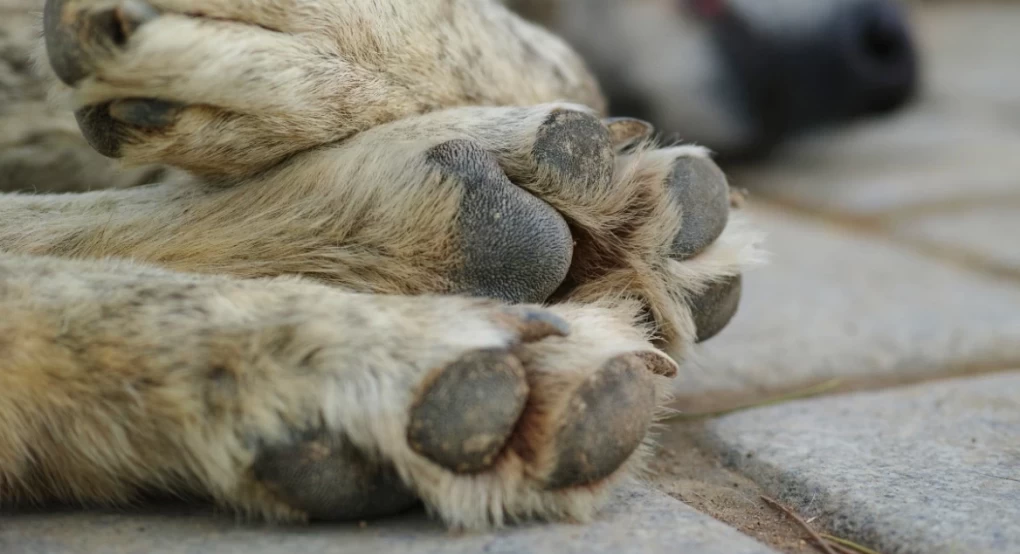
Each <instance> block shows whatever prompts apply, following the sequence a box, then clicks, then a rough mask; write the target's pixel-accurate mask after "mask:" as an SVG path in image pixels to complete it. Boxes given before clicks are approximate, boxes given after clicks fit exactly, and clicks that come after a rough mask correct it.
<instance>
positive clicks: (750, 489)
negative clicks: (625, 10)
mask: <svg viewBox="0 0 1020 554" xmlns="http://www.w3.org/2000/svg"><path fill="white" fill-rule="evenodd" d="M918 18H919V19H918V21H919V25H920V29H921V35H922V40H923V41H924V42H925V49H926V52H927V57H928V67H927V77H928V84H929V87H928V90H927V93H926V96H925V98H924V99H923V100H922V101H921V102H920V103H919V104H918V105H917V106H915V107H914V108H913V109H911V110H909V111H907V112H905V113H902V114H899V115H897V116H894V117H891V118H889V119H887V120H883V121H876V122H867V123H861V124H859V125H856V126H854V127H852V128H850V129H843V130H841V131H840V132H833V133H827V134H822V135H819V136H815V137H810V138H809V139H805V140H803V141H802V142H801V143H800V144H797V145H794V146H792V147H791V148H789V149H788V151H786V152H784V153H783V154H782V155H781V156H779V157H778V158H777V159H776V160H774V161H773V162H772V163H771V164H770V165H767V166H763V167H755V168H753V169H746V170H738V171H734V172H732V173H731V180H732V181H733V183H734V184H735V185H736V186H744V187H748V188H751V189H752V197H751V207H750V208H749V212H750V216H751V217H752V218H753V219H754V220H755V221H756V223H757V224H758V225H760V226H761V227H763V228H764V229H765V230H766V231H767V232H768V234H769V238H768V241H767V246H768V248H769V249H770V250H771V251H772V252H773V258H772V263H771V265H770V266H768V267H766V268H762V269H759V270H755V271H754V272H752V273H750V274H748V275H747V277H746V279H745V301H744V303H743V305H742V307H741V311H740V313H739V315H738V316H737V318H736V319H735V320H734V322H733V323H732V324H731V326H730V327H729V328H728V329H727V330H726V331H725V332H724V333H723V334H722V335H720V336H719V337H718V338H716V339H714V340H712V341H710V342H709V343H707V344H705V345H704V346H703V347H701V348H700V349H699V351H698V352H697V353H696V355H694V356H693V357H692V360H691V361H690V363H689V364H687V366H686V367H685V368H684V373H682V375H681V376H680V377H679V378H678V380H677V385H676V394H677V399H676V401H675V405H674V407H675V408H677V409H678V410H680V411H683V412H685V413H686V414H688V415H691V414H693V415H694V416H697V415H698V414H702V416H701V417H700V418H695V421H694V422H693V423H692V422H691V421H690V419H688V420H686V421H682V422H675V423H672V424H670V425H671V427H670V428H667V429H666V430H665V433H664V437H665V438H664V455H663V456H662V457H661V458H660V460H659V461H658V462H657V463H656V464H655V468H656V471H657V472H658V473H657V474H656V475H653V476H652V477H653V478H652V479H651V480H650V482H651V483H652V484H653V485H654V486H657V487H659V488H660V489H661V490H662V491H664V492H659V491H656V490H653V489H652V488H650V487H649V485H633V486H631V487H629V488H628V489H627V490H625V491H623V492H622V493H620V495H619V496H618V498H617V499H616V501H615V502H614V503H613V504H612V506H611V507H610V508H609V509H608V510H607V511H606V512H605V513H604V514H603V515H602V516H601V517H600V518H599V520H598V521H597V522H595V523H593V524H591V525H588V526H571V525H556V526H529V527H525V528H518V529H512V530H507V531H503V532H500V533H496V534H481V535H466V536H451V535H448V534H447V533H445V532H444V531H442V530H441V529H440V528H438V527H437V526H436V525H434V524H431V523H429V522H427V521H426V520H425V519H424V518H423V516H421V515H420V514H412V515H409V516H406V517H403V518H399V519H394V520H389V521H383V522H373V523H371V524H369V525H367V527H364V528H362V527H358V526H341V527H336V526H328V527H327V526H314V527H311V528H301V529H292V528H286V529H275V530H273V529H265V528H260V527H247V526H238V525H235V524H234V523H233V522H232V521H229V520H225V519H224V518H210V517H203V515H202V514H194V513H191V512H184V513H182V514H180V515H178V516H176V517H165V516H157V515H140V516H139V515H136V516H124V515H115V514H108V513H101V512H96V513H89V514H86V515H79V514H60V515H42V514H19V515H12V514H8V515H4V516H0V553H3V554H7V553H21V552H32V553H35V552H40V553H41V552H46V553H50V552H53V553H64V552H88V551H96V552H109V553H121V552H123V553H128V552H132V553H133V552H157V553H160V554H163V553H178V552H180V553H184V552H195V553H206V552H225V553H232V552H245V553H249V552H250V553H252V554H258V553H262V552H265V553H269V552H274V553H276V552H285V551H294V552H313V553H314V552H394V553H404V552H407V553H415V554H425V553H430V552H464V553H469V552H471V553H473V552H507V553H511V552H512V553H516V552H522V553H527V552H549V553H561V552H562V553H569V552H579V553H580V552H585V553H588V552H591V553H607V554H608V553H634V554H638V553H640V554H644V553H652V554H654V553H657V552H663V553H665V552H678V553H679V552H683V553H689V554H710V553H720V554H724V553H725V554H731V553H732V554H743V553H746V554H751V553H755V554H757V553H761V554H765V553H773V554H775V553H776V552H815V551H816V550H815V549H814V548H813V547H812V546H811V545H809V544H808V543H806V542H804V541H800V540H799V537H801V536H803V533H802V532H801V531H800V530H799V529H797V528H795V527H792V526H788V527H787V528H786V529H785V530H781V531H782V532H779V531H776V530H775V529H772V530H771V531H770V530H769V529H768V528H769V527H770V526H771V527H777V526H780V525H782V523H777V522H776V520H781V519H782V518H781V517H778V516H777V517H776V518H774V519H773V520H769V519H767V518H766V517H765V516H764V515H763V514H766V515H767V514H768V513H770V512H769V510H770V508H767V507H764V505H763V504H761V502H760V500H759V498H758V496H759V495H761V494H766V495H769V496H772V497H775V498H777V499H778V500H779V501H781V502H782V503H784V504H786V505H787V506H789V507H790V508H791V509H792V510H794V511H795V512H797V513H799V514H801V515H802V516H803V517H804V518H806V519H809V520H810V521H811V524H812V525H813V526H814V527H816V528H817V529H819V530H821V531H826V532H830V533H833V534H836V535H839V536H841V537H844V538H846V539H850V540H853V541H856V542H858V543H860V544H862V545H865V546H868V547H871V548H874V549H876V550H878V551H879V552H882V553H883V554H908V553H910V554H914V553H916V554H941V553H960V554H982V553H997V554H1020V244H1018V237H1020V63H1018V62H1017V60H1016V55H1017V52H1018V51H1020V36H1018V35H1017V34H1016V30H1017V29H1020V5H1014V4H1010V3H998V4H978V3H976V2H965V3H962V5H946V6H942V5H936V6H930V7H926V8H924V10H923V11H921V12H920V13H918ZM818 384H826V385H827V386H828V387H829V388H831V389H832V391H830V392H831V393H832V394H831V395H829V396H824V397H815V398H810V399H804V400H799V401H793V402H786V403H782V404H779V405H773V406H768V407H759V408H753V409H746V410H741V411H737V412H736V413H732V414H730V415H724V416H713V415H711V414H713V413H715V412H718V411H720V410H729V409H732V408H735V407H743V406H745V405H746V404H748V403H756V402H760V401H762V400H766V399H770V398H772V397H773V396H774V395H780V394H788V393H797V392H799V391H803V390H805V389H806V388H810V387H813V386H814V385H818ZM837 393H838V394H837ZM678 437H679V438H678ZM670 449H672V450H673V451H674V453H675V451H678V450H679V451H682V452H681V454H684V452H683V451H685V449H689V450H690V452H694V451H696V452H697V456H693V457H692V456H690V455H687V454H690V452H686V454H684V455H679V456H673V455H665V454H667V453H668V452H666V451H667V450H670ZM671 466H672V467H671ZM679 475H683V476H684V477H683V482H682V483H681V482H680V481H681V479H680V477H678V476H679ZM699 484H703V485H705V486H704V487H700V488H699ZM709 484H712V486H714V487H716V488H720V487H729V488H731V489H733V490H731V491H730V495H731V497H735V498H737V499H738V500H741V502H737V503H731V508H732V506H736V508H732V509H730V510H729V511H725V510H722V509H721V508H720V506H721V503H720V502H714V500H717V498H716V497H715V496H713V494H714V493H710V492H709V491H710V490H711V487H708V485H709ZM666 493H668V494H666ZM670 494H671V495H673V497H671V496H669V495H670ZM720 498H721V497H720ZM683 501H687V502H690V503H691V504H692V505H695V506H697V507H698V508H699V509H702V510H703V511H705V512H707V514H706V513H700V512H698V511H697V510H695V509H694V508H692V507H690V506H688V505H686V504H685V503H684V502H683ZM740 511H746V512H747V514H745V515H746V516H747V517H744V518H742V517H741V514H740V513H735V512H740ZM713 515H714V516H716V517H718V518H720V519H722V520H723V521H725V522H727V523H730V524H731V525H733V527H730V526H728V525H726V524H725V523H722V522H720V521H718V520H716V519H713V518H712V517H711V516H713ZM772 515H773V516H775V514H774V513H773V514H772ZM738 529H739V530H738ZM773 531H774V532H773ZM745 533H746V534H745ZM783 533H785V534H786V536H789V535H791V534H792V536H794V537H795V538H796V539H797V540H794V541H793V542H788V541H780V540H777V539H776V538H775V537H776V536H779V535H782V534H783ZM747 534H750V535H751V537H748V536H747ZM755 539H758V540H757V541H756V540H755Z"/></svg>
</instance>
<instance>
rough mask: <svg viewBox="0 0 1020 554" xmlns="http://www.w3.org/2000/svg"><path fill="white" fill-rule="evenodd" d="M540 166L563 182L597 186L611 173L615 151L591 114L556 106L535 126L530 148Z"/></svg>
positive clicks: (600, 185)
mask: <svg viewBox="0 0 1020 554" xmlns="http://www.w3.org/2000/svg"><path fill="white" fill-rule="evenodd" d="M533 155H534V158H535V161H536V162H537V163H538V164H539V166H540V170H543V169H544V170H551V171H552V172H553V173H554V174H555V175H556V177H557V178H558V179H559V180H561V181H563V182H564V184H570V185H571V186H575V187H579V188H582V189H584V190H598V189H601V188H604V187H606V186H607V185H608V183H609V182H610V180H611V179H612V176H613V166H614V163H615V162H614V159H615V151H614V148H613V141H612V138H611V137H610V133H609V130H608V129H607V128H606V126H605V125H603V124H602V121H601V120H600V119H599V118H597V117H595V116H594V115H591V114H588V113H584V112H578V111H573V110H556V111H554V112H552V113H550V114H549V117H548V118H546V120H545V122H544V123H543V124H542V126H541V127H539V129H538V135H537V137H536V139H535V146H534V150H533Z"/></svg>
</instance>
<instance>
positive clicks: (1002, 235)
mask: <svg viewBox="0 0 1020 554" xmlns="http://www.w3.org/2000/svg"><path fill="white" fill-rule="evenodd" d="M1017 177H1018V181H1020V175H1018V176H1017ZM894 230H895V232H896V233H898V234H900V235H902V236H905V237H908V238H911V239H916V240H921V241H924V242H926V243H929V244H932V245H935V246H938V247H943V248H948V249H952V250H957V251H961V252H965V253H968V254H972V255H975V256H977V257H979V258H982V259H985V260H988V261H991V262H994V263H996V264H998V265H1000V266H1003V267H1009V268H1013V269H1018V270H1020V243H1018V242H1017V240H1018V237H1020V197H1018V198H1017V200H1016V201H1015V202H1013V203H1011V205H1009V204H1005V203H1003V204H1000V205H993V206H987V207H973V208H970V209H965V210H956V211H952V212H948V213H939V214H932V215H926V216H922V217H917V218H910V219H907V220H904V221H900V222H898V223H897V224H896V225H895V228H894Z"/></svg>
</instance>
